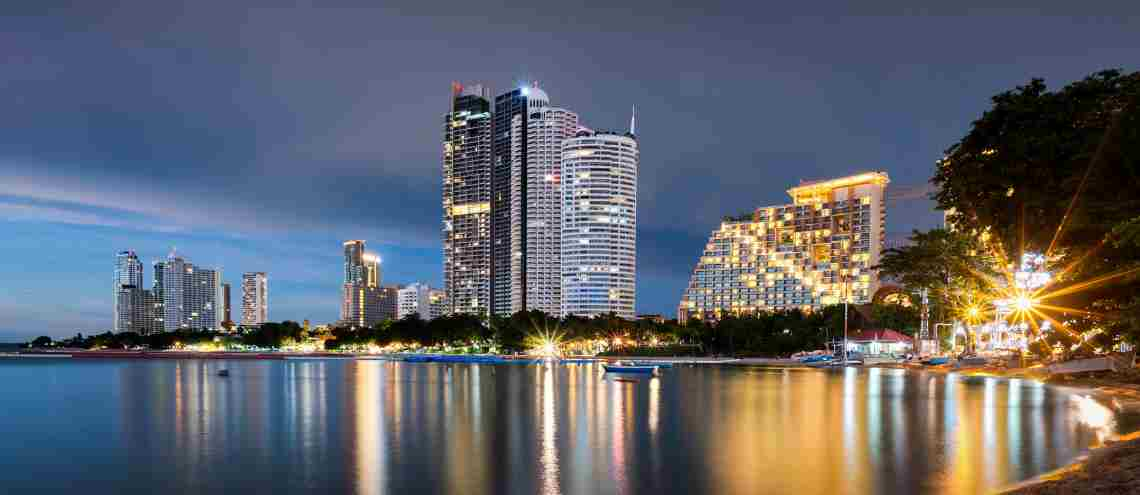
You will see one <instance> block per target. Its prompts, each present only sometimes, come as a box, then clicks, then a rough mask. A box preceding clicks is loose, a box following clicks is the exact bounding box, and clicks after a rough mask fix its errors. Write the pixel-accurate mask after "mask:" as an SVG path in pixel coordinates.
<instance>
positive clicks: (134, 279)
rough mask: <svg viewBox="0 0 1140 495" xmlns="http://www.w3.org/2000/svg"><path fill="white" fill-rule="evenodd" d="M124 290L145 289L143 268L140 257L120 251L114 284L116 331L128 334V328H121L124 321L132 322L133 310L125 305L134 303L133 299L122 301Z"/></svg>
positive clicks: (116, 256)
mask: <svg viewBox="0 0 1140 495" xmlns="http://www.w3.org/2000/svg"><path fill="white" fill-rule="evenodd" d="M124 288H137V289H142V288H143V266H142V263H141V262H140V261H139V257H138V255H136V254H135V252H134V251H130V250H128V251H120V252H119V253H118V254H116V255H115V279H114V281H113V283H112V298H113V299H112V300H113V301H114V316H113V318H114V320H113V321H114V331H115V332H116V333H118V332H128V331H131V330H130V329H129V328H128V327H123V326H120V324H121V323H122V322H123V321H124V318H123V317H125V318H126V319H125V321H127V322H129V321H131V312H132V311H133V308H131V307H130V306H129V305H128V306H124V305H123V303H127V302H130V301H132V300H133V299H131V298H129V297H128V298H127V299H125V300H124V299H122V298H121V293H122V291H123V289H124Z"/></svg>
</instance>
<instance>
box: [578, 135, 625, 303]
mask: <svg viewBox="0 0 1140 495" xmlns="http://www.w3.org/2000/svg"><path fill="white" fill-rule="evenodd" d="M638 163H639V151H638V145H637V139H636V138H635V137H634V134H633V124H632V122H631V125H630V132H629V133H625V134H617V133H609V132H594V131H589V130H585V129H583V130H581V131H579V132H578V133H577V134H576V135H575V136H574V137H572V138H570V139H567V140H565V141H564V142H563V145H562V178H563V180H562V198H563V202H562V233H561V234H562V239H561V242H562V253H561V256H562V263H561V264H562V266H561V270H562V311H561V313H562V314H563V315H577V316H593V315H599V314H606V313H610V312H613V313H616V314H617V315H618V316H620V317H622V318H627V319H633V317H634V305H635V295H634V288H635V285H636V266H637V173H638Z"/></svg>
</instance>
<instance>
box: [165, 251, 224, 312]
mask: <svg viewBox="0 0 1140 495" xmlns="http://www.w3.org/2000/svg"><path fill="white" fill-rule="evenodd" d="M153 292H154V295H155V297H157V298H159V299H161V301H162V313H163V315H162V325H163V330H165V331H168V332H172V331H177V330H187V329H194V330H211V331H213V330H219V329H221V328H222V317H223V314H222V308H221V301H222V300H223V299H224V298H225V295H224V294H223V292H222V272H221V270H220V269H209V268H200V267H195V266H194V265H193V264H192V263H187V262H186V260H184V259H182V258H181V257H178V256H176V255H175V254H174V253H171V254H170V256H168V257H167V259H165V260H163V261H158V262H156V263H155V264H154V287H153Z"/></svg>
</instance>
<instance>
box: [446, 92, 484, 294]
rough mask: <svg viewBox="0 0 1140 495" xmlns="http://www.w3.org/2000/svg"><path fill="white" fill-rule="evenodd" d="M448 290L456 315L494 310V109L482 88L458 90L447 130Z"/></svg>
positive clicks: (453, 95)
mask: <svg viewBox="0 0 1140 495" xmlns="http://www.w3.org/2000/svg"><path fill="white" fill-rule="evenodd" d="M443 136H444V138H443V232H442V237H443V285H444V290H445V291H446V292H447V300H448V301H449V304H451V305H452V308H451V309H452V311H456V312H461V313H472V314H485V313H486V312H487V311H488V309H489V308H490V306H491V137H492V133H491V103H490V92H489V91H487V90H486V89H484V88H483V86H480V85H472V86H467V87H464V86H462V85H459V84H458V83H456V84H455V85H454V86H453V88H452V99H451V111H450V112H449V113H448V114H447V117H446V118H445V121H444V130H443Z"/></svg>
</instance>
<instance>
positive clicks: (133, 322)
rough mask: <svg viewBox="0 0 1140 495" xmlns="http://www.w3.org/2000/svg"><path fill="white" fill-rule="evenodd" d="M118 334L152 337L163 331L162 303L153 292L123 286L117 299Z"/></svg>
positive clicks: (116, 322)
mask: <svg viewBox="0 0 1140 495" xmlns="http://www.w3.org/2000/svg"><path fill="white" fill-rule="evenodd" d="M115 307H116V313H115V317H116V321H115V331H116V332H133V333H137V334H139V335H150V334H152V333H158V332H161V331H163V326H162V301H161V300H160V299H159V298H158V297H157V296H156V295H155V293H154V292H153V291H150V290H147V289H143V288H140V287H134V286H123V287H122V288H120V289H119V292H118V294H116V298H115Z"/></svg>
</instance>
